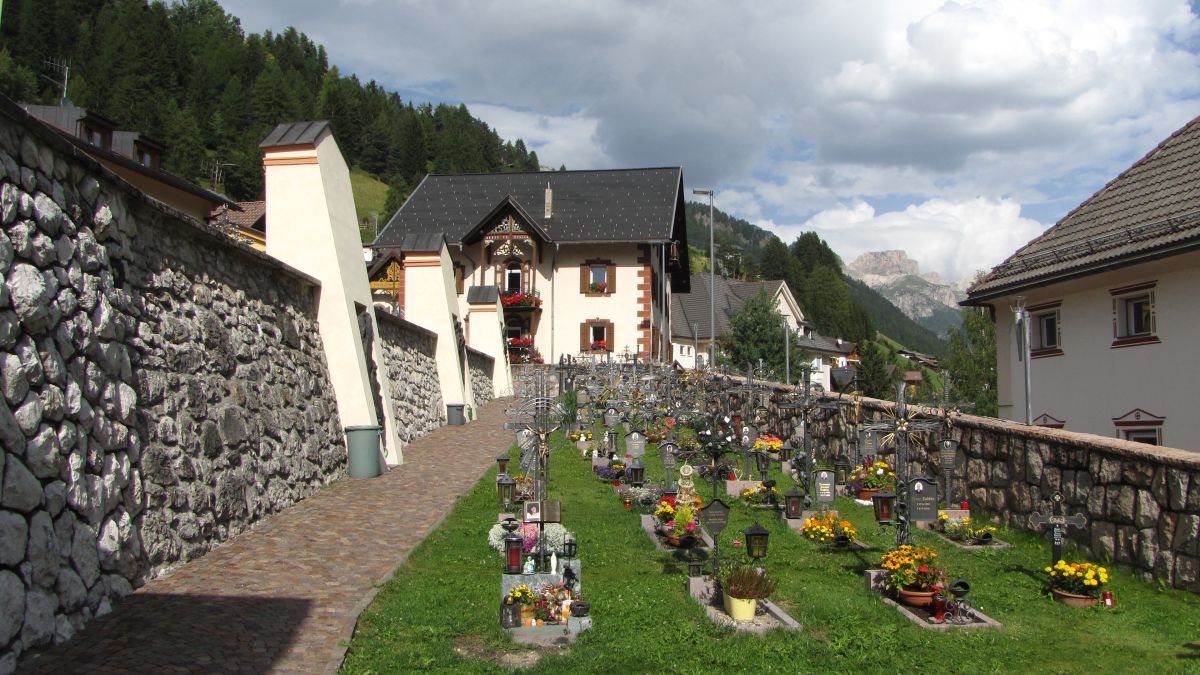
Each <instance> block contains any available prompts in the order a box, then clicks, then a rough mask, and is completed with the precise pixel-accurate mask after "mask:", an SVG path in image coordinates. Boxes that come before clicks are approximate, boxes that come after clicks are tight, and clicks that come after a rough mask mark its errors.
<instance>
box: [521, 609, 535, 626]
mask: <svg viewBox="0 0 1200 675" xmlns="http://www.w3.org/2000/svg"><path fill="white" fill-rule="evenodd" d="M533 615H534V611H533V605H521V625H522V626H525V625H528V623H529V621H530V619H532V618H533Z"/></svg>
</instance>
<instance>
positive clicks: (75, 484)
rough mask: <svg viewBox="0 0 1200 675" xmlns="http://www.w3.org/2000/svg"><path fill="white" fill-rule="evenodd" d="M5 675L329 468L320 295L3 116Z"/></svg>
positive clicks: (0, 290)
mask: <svg viewBox="0 0 1200 675" xmlns="http://www.w3.org/2000/svg"><path fill="white" fill-rule="evenodd" d="M0 224H2V228H3V229H2V231H0V274H2V275H3V279H4V283H3V284H2V285H0V442H2V444H3V446H4V453H3V454H2V455H0V473H2V475H3V478H2V480H0V672H8V671H11V670H12V669H13V667H15V664H16V660H17V657H18V656H20V655H21V653H23V652H26V651H28V650H30V649H31V648H35V647H38V646H42V645H46V644H48V643H51V642H55V643H57V642H61V641H64V640H66V639H68V638H70V637H71V635H72V634H73V633H74V632H75V631H77V630H78V629H79V628H80V627H82V626H83V624H84V623H85V622H86V621H87V620H89V619H90V618H92V617H93V616H96V615H102V614H104V613H106V612H107V611H109V609H110V607H111V603H112V601H113V600H115V599H117V598H119V597H121V596H124V595H126V594H128V593H129V592H131V590H132V589H133V588H134V587H136V586H139V585H141V583H142V582H143V580H144V579H145V578H147V577H149V576H151V575H154V574H157V573H159V572H160V571H162V570H164V569H165V568H167V567H169V566H170V565H171V564H173V563H176V562H179V561H182V560H186V559H188V558H191V557H194V556H196V555H200V554H202V553H203V552H204V551H206V550H208V549H210V548H212V547H213V546H214V545H216V544H217V543H218V542H220V541H222V540H224V539H227V538H228V537H231V536H233V535H234V534H237V533H238V532H240V531H242V530H244V529H246V528H247V527H248V526H249V525H251V524H252V523H254V522H255V521H257V520H259V519H261V518H262V517H263V516H265V515H268V514H270V513H273V512H275V511H278V510H280V509H282V508H284V507H286V506H288V505H290V504H292V503H293V502H295V501H297V500H299V499H303V498H304V497H305V496H307V495H308V494H310V493H311V492H313V491H314V490H316V489H317V488H318V487H319V486H320V485H322V484H324V483H326V482H328V481H330V480H332V479H334V478H336V477H337V476H339V475H340V474H341V472H342V470H343V467H344V464H345V456H346V455H345V449H344V447H343V440H342V433H341V429H340V425H339V423H338V418H337V413H336V408H335V404H334V401H333V399H332V388H331V386H330V381H329V377H328V371H327V368H326V364H325V359H324V354H323V351H322V347H321V341H320V336H319V334H318V332H317V326H316V321H315V312H316V310H315V305H316V299H317V295H318V293H319V288H318V286H317V284H316V282H315V281H313V280H312V279H309V278H307V277H304V276H302V275H300V274H299V273H298V272H295V271H294V270H291V269H290V268H287V267H285V266H283V265H281V264H279V263H278V262H276V261H273V260H272V259H270V258H267V257H266V256H264V255H262V254H259V253H257V252H255V251H253V250H252V249H250V248H249V247H246V246H242V245H239V244H236V243H234V242H232V241H231V240H229V239H228V238H226V237H225V236H224V235H222V234H219V233H216V232H214V231H212V230H211V229H209V228H207V227H205V226H203V225H201V224H199V223H196V222H195V221H192V220H190V219H188V218H187V217H185V216H182V215H180V214H177V213H175V212H173V211H170V210H169V209H167V208H166V207H163V206H162V205H160V204H158V203H157V202H151V201H150V200H148V199H147V198H146V197H144V196H143V195H142V194H141V193H140V192H138V191H135V190H133V189H132V188H129V187H128V186H127V185H126V184H125V183H123V182H121V181H119V180H118V179H115V178H114V177H113V176H112V175H111V174H109V173H108V172H106V171H105V170H104V169H102V168H101V167H99V166H98V165H97V164H96V163H95V162H93V161H91V160H90V159H88V158H87V157H86V156H84V155H82V154H81V153H79V152H78V151H76V150H75V149H74V147H73V146H71V145H70V144H69V143H67V142H66V141H64V140H63V139H62V138H60V137H59V136H57V135H56V134H54V133H53V132H50V131H48V130H46V129H45V128H43V127H41V126H40V125H38V124H37V123H34V122H31V121H30V120H28V118H27V117H26V116H25V114H24V112H23V111H21V110H20V109H18V108H17V107H16V106H14V105H13V104H12V103H11V102H8V101H7V100H0Z"/></svg>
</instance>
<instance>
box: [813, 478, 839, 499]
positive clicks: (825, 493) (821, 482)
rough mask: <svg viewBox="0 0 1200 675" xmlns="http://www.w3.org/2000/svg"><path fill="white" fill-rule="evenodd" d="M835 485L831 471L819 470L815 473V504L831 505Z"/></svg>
mask: <svg viewBox="0 0 1200 675" xmlns="http://www.w3.org/2000/svg"><path fill="white" fill-rule="evenodd" d="M836 483H837V478H836V475H835V474H834V473H833V472H832V471H826V470H821V471H818V472H817V503H818V504H831V503H833V498H834V490H835V484H836Z"/></svg>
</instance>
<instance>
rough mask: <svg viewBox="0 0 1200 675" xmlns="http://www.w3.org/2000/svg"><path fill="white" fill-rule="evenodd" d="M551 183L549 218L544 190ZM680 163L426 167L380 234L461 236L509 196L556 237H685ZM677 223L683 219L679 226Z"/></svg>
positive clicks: (392, 241) (388, 240) (394, 237)
mask: <svg viewBox="0 0 1200 675" xmlns="http://www.w3.org/2000/svg"><path fill="white" fill-rule="evenodd" d="M547 184H549V185H550V187H551V189H552V190H553V200H552V207H553V212H552V216H551V217H550V218H544V215H545V191H546V185H547ZM682 190H683V170H682V169H680V168H679V167H670V168H660V169H616V170H607V171H537V172H528V173H489V174H468V175H457V176H445V175H429V176H426V178H425V180H423V181H421V184H420V185H418V186H417V189H416V190H414V191H413V193H412V195H411V196H410V197H409V198H408V201H406V202H405V203H404V206H402V207H400V210H399V211H397V212H396V213H395V214H394V215H393V216H392V218H391V220H389V221H388V224H387V226H386V227H384V229H383V231H382V232H380V233H379V237H378V238H376V240H375V243H374V246H376V247H386V246H395V245H396V242H397V241H399V239H400V238H401V237H403V236H404V235H406V234H411V233H424V232H445V233H446V238H447V239H448V240H449V241H451V242H461V241H462V240H463V239H464V238H465V237H467V235H468V234H470V233H472V232H473V231H475V230H476V229H477V228H478V227H479V226H480V225H481V224H483V223H482V221H483V220H484V218H485V217H486V216H488V215H489V214H491V213H493V211H494V210H495V208H496V206H497V205H498V204H500V202H501V201H502V200H504V199H506V198H509V199H511V200H512V202H513V203H514V204H516V205H518V206H519V207H520V208H521V209H522V210H523V211H524V213H525V214H526V215H527V216H528V217H529V219H530V221H531V223H532V224H533V225H535V226H536V227H538V228H541V230H542V231H544V232H545V233H546V234H547V236H548V237H549V238H550V239H551V240H553V241H557V242H564V243H566V242H627V241H634V242H650V241H668V240H672V239H674V240H676V241H683V242H686V234H681V233H680V231H679V230H681V229H683V227H682V225H683V222H684V221H683V197H682ZM677 225H678V227H677Z"/></svg>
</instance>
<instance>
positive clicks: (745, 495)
mask: <svg viewBox="0 0 1200 675" xmlns="http://www.w3.org/2000/svg"><path fill="white" fill-rule="evenodd" d="M739 496H740V497H741V499H742V501H744V502H746V503H747V504H749V505H750V506H774V505H776V504H778V503H779V488H777V487H775V486H774V485H772V486H771V487H767V486H766V485H763V484H762V483H755V484H754V485H752V486H750V487H748V488H746V489H744V490H742V492H741V495H739Z"/></svg>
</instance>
